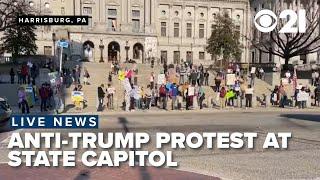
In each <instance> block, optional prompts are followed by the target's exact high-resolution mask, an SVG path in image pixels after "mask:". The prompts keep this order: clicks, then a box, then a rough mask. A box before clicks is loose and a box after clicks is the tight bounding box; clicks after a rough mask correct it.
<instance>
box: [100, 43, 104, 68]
mask: <svg viewBox="0 0 320 180" xmlns="http://www.w3.org/2000/svg"><path fill="white" fill-rule="evenodd" d="M99 49H100V61H99V62H100V63H102V62H104V60H103V49H104V45H103V40H102V39H100V45H99Z"/></svg>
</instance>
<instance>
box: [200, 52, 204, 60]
mask: <svg viewBox="0 0 320 180" xmlns="http://www.w3.org/2000/svg"><path fill="white" fill-rule="evenodd" d="M199 59H200V60H204V52H199Z"/></svg>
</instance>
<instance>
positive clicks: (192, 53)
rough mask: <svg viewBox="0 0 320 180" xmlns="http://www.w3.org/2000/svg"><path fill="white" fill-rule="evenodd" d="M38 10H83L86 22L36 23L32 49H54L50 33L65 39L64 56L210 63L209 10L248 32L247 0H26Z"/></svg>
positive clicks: (48, 51)
mask: <svg viewBox="0 0 320 180" xmlns="http://www.w3.org/2000/svg"><path fill="white" fill-rule="evenodd" d="M29 3H30V5H32V6H34V7H35V9H37V11H38V12H37V13H39V14H47V15H88V16H90V17H91V18H90V20H89V25H88V26H52V27H50V26H41V27H39V29H38V33H37V34H38V41H37V44H38V48H39V49H38V54H47V55H56V54H57V50H56V41H53V34H55V37H56V38H55V39H57V38H58V39H59V38H65V39H68V40H70V42H71V45H70V48H69V49H68V50H65V51H64V53H66V54H67V57H68V58H69V59H79V58H83V57H86V58H88V59H89V60H90V61H95V62H99V61H100V59H101V56H102V58H103V60H104V61H105V62H107V61H112V60H118V61H121V62H123V61H125V60H126V59H134V60H136V61H137V62H146V61H148V60H149V59H150V58H156V60H158V61H159V62H164V61H167V62H168V63H179V62H181V61H182V60H183V61H185V60H190V61H193V62H194V63H203V64H212V63H213V60H212V58H211V55H210V54H208V53H207V52H206V50H205V47H206V41H207V39H208V38H209V37H210V35H211V28H212V25H214V19H215V16H216V15H217V14H218V13H222V12H227V13H229V15H230V16H231V17H232V18H233V19H234V22H235V23H236V24H237V27H238V29H239V31H240V32H241V34H244V35H248V34H249V33H250V32H251V23H250V20H251V18H250V4H249V0H227V1H226V0H30V1H29ZM241 41H242V43H243V47H244V48H243V53H242V58H241V62H248V60H249V59H250V57H249V56H250V54H249V49H250V47H249V42H248V41H247V40H246V39H245V38H242V39H241Z"/></svg>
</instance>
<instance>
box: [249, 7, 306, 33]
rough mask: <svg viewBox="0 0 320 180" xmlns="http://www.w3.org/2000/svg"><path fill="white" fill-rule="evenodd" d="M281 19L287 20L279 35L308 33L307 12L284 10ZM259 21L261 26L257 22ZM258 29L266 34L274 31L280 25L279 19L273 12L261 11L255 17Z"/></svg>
mask: <svg viewBox="0 0 320 180" xmlns="http://www.w3.org/2000/svg"><path fill="white" fill-rule="evenodd" d="M279 18H280V19H287V22H286V24H285V25H284V26H283V27H282V28H281V29H280V31H279V33H305V32H306V10H298V12H295V11H294V10H289V9H288V10H284V11H282V12H281V13H280V15H279ZM258 19H259V24H258V22H257V20H258ZM254 24H255V26H256V28H257V29H258V30H259V31H261V32H264V33H268V32H271V31H273V30H274V29H275V28H276V26H277V25H278V17H277V15H276V14H275V13H274V12H272V11H271V10H268V9H264V10H261V11H259V12H258V13H257V14H256V16H255V17H254Z"/></svg>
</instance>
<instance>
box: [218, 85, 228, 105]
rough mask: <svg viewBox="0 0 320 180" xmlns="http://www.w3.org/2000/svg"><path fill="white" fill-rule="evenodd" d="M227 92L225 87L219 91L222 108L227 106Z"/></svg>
mask: <svg viewBox="0 0 320 180" xmlns="http://www.w3.org/2000/svg"><path fill="white" fill-rule="evenodd" d="M226 94H227V90H226V88H225V87H222V88H221V90H220V92H219V97H220V109H224V108H225V107H226Z"/></svg>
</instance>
